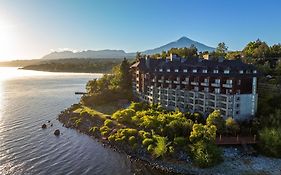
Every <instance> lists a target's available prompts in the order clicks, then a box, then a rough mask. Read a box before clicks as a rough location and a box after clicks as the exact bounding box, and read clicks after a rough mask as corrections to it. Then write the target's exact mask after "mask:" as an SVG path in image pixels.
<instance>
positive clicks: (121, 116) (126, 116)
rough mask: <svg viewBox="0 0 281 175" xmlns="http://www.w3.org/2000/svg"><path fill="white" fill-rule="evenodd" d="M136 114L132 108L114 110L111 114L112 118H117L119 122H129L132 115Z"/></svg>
mask: <svg viewBox="0 0 281 175" xmlns="http://www.w3.org/2000/svg"><path fill="white" fill-rule="evenodd" d="M135 114H136V112H135V110H133V109H124V110H120V111H117V112H115V113H114V114H113V115H112V118H113V119H115V120H117V121H118V122H120V123H125V124H128V123H131V120H132V117H133V116H134V115H135Z"/></svg>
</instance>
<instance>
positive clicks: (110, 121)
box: [103, 119, 113, 127]
mask: <svg viewBox="0 0 281 175" xmlns="http://www.w3.org/2000/svg"><path fill="white" fill-rule="evenodd" d="M103 124H104V126H108V127H113V121H112V120H110V119H106V120H105V121H104V123H103Z"/></svg>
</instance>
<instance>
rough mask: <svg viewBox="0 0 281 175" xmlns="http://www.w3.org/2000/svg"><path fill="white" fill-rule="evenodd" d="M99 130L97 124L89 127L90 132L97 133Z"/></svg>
mask: <svg viewBox="0 0 281 175" xmlns="http://www.w3.org/2000/svg"><path fill="white" fill-rule="evenodd" d="M97 131H98V127H96V126H93V127H91V128H90V129H89V132H93V133H95V132H97Z"/></svg>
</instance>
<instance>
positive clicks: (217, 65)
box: [135, 58, 259, 76]
mask: <svg viewBox="0 0 281 175" xmlns="http://www.w3.org/2000/svg"><path fill="white" fill-rule="evenodd" d="M135 64H136V63H135ZM137 66H138V67H139V69H140V70H142V71H144V72H153V73H157V74H171V75H172V74H177V75H178V74H179V73H180V74H196V75H198V74H202V75H206V73H203V72H202V71H203V70H207V71H208V73H207V75H210V74H213V70H218V71H219V73H218V74H223V76H234V75H239V76H252V75H253V71H254V70H256V68H255V66H254V65H251V64H245V63H243V62H242V61H240V60H225V59H218V60H204V59H197V58H194V59H183V58H180V59H175V60H173V61H170V60H168V59H151V58H146V59H141V60H140V61H139V64H138V65H137ZM159 69H162V72H160V71H159ZM167 69H170V72H167V71H166V70H167ZM175 69H178V71H179V72H175V71H174V70H175ZM184 69H187V72H183V70H184ZM193 69H197V73H193V72H192V70H193ZM224 70H229V71H230V73H229V74H224V72H223V71H224ZM240 70H243V71H244V73H243V74H239V71H240ZM246 72H247V73H246ZM218 74H214V75H216V76H217V75H218ZM258 75H259V74H258V73H255V76H258Z"/></svg>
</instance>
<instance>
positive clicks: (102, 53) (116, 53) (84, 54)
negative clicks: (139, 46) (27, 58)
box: [42, 50, 135, 59]
mask: <svg viewBox="0 0 281 175" xmlns="http://www.w3.org/2000/svg"><path fill="white" fill-rule="evenodd" d="M134 55H135V54H133V53H126V52H125V51H124V50H98V51H93V50H87V51H81V52H72V51H62V52H52V53H50V54H48V55H45V56H44V57H43V58H42V59H65V58H124V57H134Z"/></svg>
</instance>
